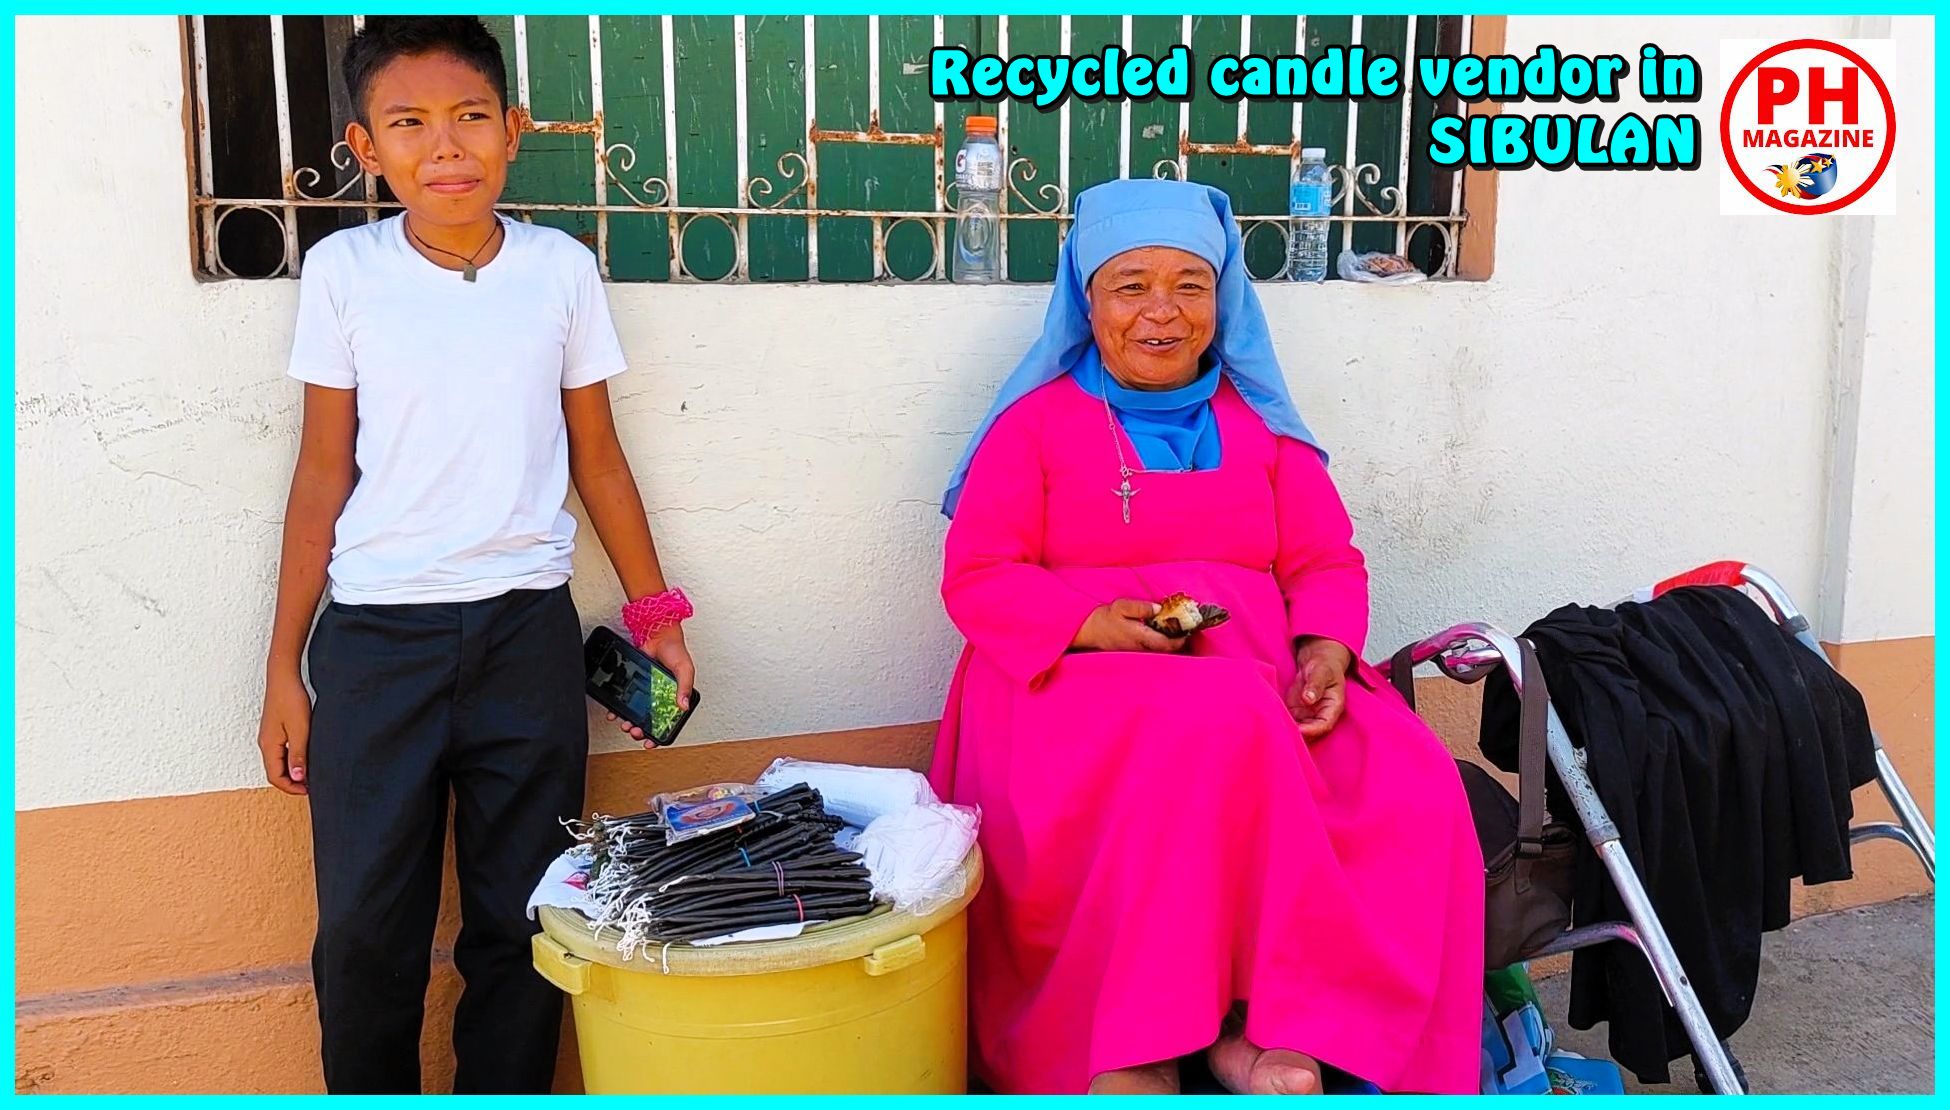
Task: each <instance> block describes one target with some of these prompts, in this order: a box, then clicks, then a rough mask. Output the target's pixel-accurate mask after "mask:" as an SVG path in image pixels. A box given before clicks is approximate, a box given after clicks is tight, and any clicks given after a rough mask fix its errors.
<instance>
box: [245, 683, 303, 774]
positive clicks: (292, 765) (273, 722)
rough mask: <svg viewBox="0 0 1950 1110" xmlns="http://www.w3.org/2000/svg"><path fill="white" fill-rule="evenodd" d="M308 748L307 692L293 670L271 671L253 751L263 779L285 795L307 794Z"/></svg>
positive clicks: (266, 685) (265, 685) (265, 684)
mask: <svg viewBox="0 0 1950 1110" xmlns="http://www.w3.org/2000/svg"><path fill="white" fill-rule="evenodd" d="M310 747H311V695H309V694H307V693H306V692H305V680H304V679H303V678H300V677H299V676H298V673H297V672H296V671H290V672H285V671H273V672H272V673H271V675H270V676H269V677H268V678H267V679H266V680H265V683H264V716H263V718H262V719H261V720H260V721H259V722H258V725H257V751H258V754H259V755H261V756H263V757H264V780H265V781H266V782H268V783H270V784H271V785H272V786H275V787H277V788H278V789H279V790H282V791H284V792H285V793H286V794H307V793H310V791H309V790H307V789H306V788H305V756H306V753H307V752H308V750H309V749H310Z"/></svg>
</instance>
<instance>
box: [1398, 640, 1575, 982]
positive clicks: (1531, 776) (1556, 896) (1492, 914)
mask: <svg viewBox="0 0 1950 1110" xmlns="http://www.w3.org/2000/svg"><path fill="white" fill-rule="evenodd" d="M1412 647H1413V645H1411V646H1410V647H1407V648H1403V649H1402V650H1401V651H1400V652H1399V653H1397V654H1396V656H1395V659H1394V662H1393V663H1392V664H1391V665H1390V667H1389V680H1390V681H1391V682H1393V683H1394V686H1395V689H1396V690H1397V691H1399V692H1400V693H1401V695H1402V698H1403V699H1404V700H1406V701H1407V702H1408V706H1409V708H1410V709H1413V708H1415V677H1414V672H1415V667H1414V661H1413V659H1412V658H1411V656H1410V651H1411V649H1412ZM1517 649H1518V651H1519V652H1521V654H1522V663H1523V676H1524V682H1523V696H1522V701H1521V707H1520V710H1519V718H1518V736H1517V792H1518V796H1517V797H1514V798H1513V797H1511V796H1510V791H1509V790H1507V789H1505V788H1504V786H1503V784H1502V783H1501V782H1498V781H1497V779H1496V777H1495V776H1494V775H1491V774H1490V773H1489V772H1488V771H1487V770H1485V769H1483V768H1482V767H1481V766H1479V765H1478V764H1475V763H1472V762H1470V761H1469V760H1466V759H1458V760H1457V761H1456V769H1457V771H1459V772H1460V773H1461V775H1462V782H1463V791H1464V793H1465V794H1467V795H1468V796H1469V812H1470V815H1471V816H1472V817H1474V818H1475V820H1476V838H1477V840H1478V841H1479V842H1481V844H1482V846H1483V882H1484V906H1483V910H1484V917H1483V960H1484V962H1483V966H1484V967H1485V968H1488V969H1494V968H1499V967H1508V966H1509V965H1511V964H1513V963H1517V962H1518V961H1520V960H1522V959H1524V958H1525V957H1526V956H1529V955H1531V954H1532V953H1534V952H1536V951H1537V950H1538V949H1539V948H1542V947H1543V946H1544V945H1545V944H1547V943H1549V942H1550V940H1551V939H1552V938H1553V937H1555V936H1557V934H1559V933H1561V932H1563V931H1564V930H1565V929H1567V928H1569V927H1570V925H1571V874H1572V865H1573V862H1574V860H1575V858H1576V854H1577V847H1578V833H1577V830H1576V829H1575V828H1573V827H1572V826H1570V825H1567V824H1565V823H1563V822H1561V821H1553V820H1551V819H1550V816H1549V814H1548V813H1546V812H1545V809H1544V772H1545V768H1546V767H1547V765H1548V760H1547V759H1546V757H1545V716H1546V715H1545V712H1544V710H1545V707H1546V706H1548V705H1549V704H1550V691H1549V689H1548V688H1547V687H1546V686H1545V685H1544V670H1543V668H1542V667H1540V666H1538V665H1537V655H1536V649H1535V648H1533V647H1532V646H1531V644H1530V641H1528V640H1523V639H1519V640H1518V641H1517Z"/></svg>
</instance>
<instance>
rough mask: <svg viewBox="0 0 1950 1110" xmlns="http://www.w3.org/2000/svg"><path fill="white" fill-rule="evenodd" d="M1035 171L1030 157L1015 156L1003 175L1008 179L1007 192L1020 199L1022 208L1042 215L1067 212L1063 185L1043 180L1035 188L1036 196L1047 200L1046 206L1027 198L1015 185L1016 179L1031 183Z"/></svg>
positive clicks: (1067, 201) (1026, 183) (1068, 199)
mask: <svg viewBox="0 0 1950 1110" xmlns="http://www.w3.org/2000/svg"><path fill="white" fill-rule="evenodd" d="M1036 173H1037V170H1036V163H1035V162H1033V161H1031V160H1030V159H1028V158H1017V159H1014V160H1012V161H1011V162H1010V163H1009V172H1008V174H1007V175H1005V176H1007V178H1008V180H1009V192H1010V193H1011V194H1013V195H1014V196H1015V197H1016V199H1018V200H1020V201H1022V205H1023V208H1024V209H1025V210H1027V211H1029V212H1035V213H1038V214H1040V215H1044V216H1054V215H1059V214H1067V213H1068V212H1069V204H1070V198H1069V197H1068V196H1066V195H1065V194H1064V192H1063V186H1061V185H1059V184H1057V183H1056V182H1054V181H1050V182H1045V183H1044V184H1043V185H1042V186H1041V187H1039V188H1038V189H1037V190H1036V195H1037V196H1039V197H1042V198H1043V199H1044V200H1046V201H1048V202H1049V207H1047V208H1045V207H1043V206H1042V205H1040V204H1037V203H1036V202H1035V201H1033V200H1031V199H1029V197H1028V196H1026V195H1025V194H1024V193H1023V191H1022V190H1021V189H1018V188H1017V187H1016V185H1017V183H1018V181H1020V183H1021V184H1023V185H1028V184H1031V183H1033V182H1034V181H1035V180H1036Z"/></svg>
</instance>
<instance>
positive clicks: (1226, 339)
mask: <svg viewBox="0 0 1950 1110" xmlns="http://www.w3.org/2000/svg"><path fill="white" fill-rule="evenodd" d="M1139 247H1176V248H1177V249H1179V250H1182V251H1186V252H1189V253H1191V254H1195V255H1197V256H1198V257H1200V258H1203V259H1204V260H1205V261H1206V262H1208V263H1210V264H1211V266H1212V269H1213V270H1214V272H1216V273H1217V274H1218V289H1217V290H1216V295H1217V302H1218V303H1217V308H1218V328H1217V331H1216V333H1215V334H1214V335H1213V337H1212V346H1211V348H1210V353H1211V354H1212V355H1213V356H1214V357H1215V358H1216V360H1217V362H1218V364H1219V366H1220V367H1221V368H1222V369H1223V371H1224V373H1225V375H1226V376H1227V377H1228V378H1230V379H1231V380H1232V384H1233V387H1234V388H1235V389H1237V390H1238V391H1239V395H1240V396H1241V397H1242V398H1244V399H1245V401H1246V403H1247V404H1248V405H1250V406H1252V409H1253V411H1254V412H1256V413H1258V414H1259V418H1260V419H1261V420H1264V421H1265V422H1266V426H1267V428H1269V429H1271V430H1272V431H1273V432H1274V433H1275V434H1277V435H1283V436H1288V437H1290V438H1292V439H1297V440H1300V441H1301V442H1302V443H1305V444H1308V445H1309V446H1311V447H1313V449H1314V450H1316V451H1320V450H1321V448H1320V444H1319V442H1318V441H1316V440H1315V439H1314V434H1313V433H1312V432H1311V431H1309V430H1308V429H1307V423H1306V421H1304V420H1302V419H1300V413H1299V411H1298V410H1297V409H1295V408H1294V407H1293V398H1292V396H1290V395H1289V394H1288V393H1287V388H1286V378H1285V377H1284V376H1283V375H1282V374H1281V373H1280V363H1279V359H1278V358H1277V357H1276V356H1275V355H1274V354H1273V337H1272V335H1271V333H1270V332H1268V330H1267V328H1266V313H1265V312H1263V311H1262V310H1261V309H1260V306H1259V296H1258V294H1256V293H1254V292H1253V286H1252V280H1251V277H1250V275H1248V274H1247V273H1246V259H1245V253H1244V248H1243V246H1242V245H1241V243H1240V238H1239V225H1238V224H1237V223H1235V222H1234V221H1233V218H1232V202H1231V200H1230V199H1228V198H1227V197H1226V195H1225V193H1224V192H1223V191H1221V190H1219V189H1215V188H1213V187H1212V186H1210V185H1200V184H1197V183H1195V182H1187V181H1162V180H1125V181H1110V182H1106V183H1105V184H1102V185H1098V186H1095V187H1094V188H1090V189H1086V190H1084V191H1083V192H1082V193H1079V194H1078V195H1077V201H1076V226H1075V227H1074V228H1072V229H1071V231H1070V234H1069V235H1068V236H1067V237H1066V238H1065V239H1064V240H1063V249H1062V252H1061V254H1060V255H1059V256H1058V258H1057V262H1056V289H1055V291H1054V292H1053V293H1052V294H1051V295H1050V301H1049V310H1048V311H1047V312H1045V313H1044V315H1043V334H1042V336H1041V337H1039V338H1038V339H1037V340H1036V342H1035V344H1034V345H1032V346H1031V347H1030V348H1029V353H1028V354H1026V355H1024V356H1023V358H1022V361H1021V362H1019V363H1017V364H1016V368H1015V371H1014V372H1013V373H1011V374H1010V375H1009V378H1008V380H1007V381H1005V382H1003V383H1002V391H1001V393H1000V394H998V395H997V396H996V399H995V404H994V405H992V406H990V408H989V412H988V415H987V416H984V417H983V418H982V423H981V426H980V427H978V428H976V429H975V434H974V435H973V436H972V437H970V439H969V442H968V447H967V449H966V450H964V451H963V452H962V457H961V461H960V462H958V463H956V464H955V472H954V476H953V477H952V478H951V479H949V482H948V491H947V493H946V494H944V495H943V496H942V499H941V511H942V512H943V513H944V514H946V515H948V516H954V515H955V505H956V504H957V503H958V502H959V501H960V500H961V488H962V483H963V482H965V481H966V480H967V478H968V464H969V461H970V460H971V459H973V458H974V457H975V449H976V448H977V447H980V446H981V443H982V438H983V437H984V436H986V435H988V431H989V428H991V427H993V426H994V424H995V420H996V417H998V416H1001V415H1002V413H1003V412H1004V410H1006V409H1007V408H1008V407H1009V406H1010V405H1013V404H1015V403H1016V402H1017V401H1018V400H1021V399H1022V397H1023V396H1024V395H1025V394H1028V393H1029V392H1031V391H1033V390H1035V389H1037V388H1039V387H1041V386H1043V385H1045V384H1047V383H1049V382H1052V381H1055V380H1056V379H1057V378H1060V377H1062V376H1063V375H1064V374H1067V373H1069V372H1070V371H1071V370H1073V369H1075V368H1076V366H1077V363H1078V361H1079V360H1080V359H1081V358H1082V357H1083V356H1084V354H1085V352H1087V351H1090V350H1092V349H1093V348H1094V346H1095V340H1094V339H1093V337H1092V335H1091V332H1090V297H1089V294H1088V289H1089V286H1090V277H1091V275H1092V274H1095V273H1096V272H1097V268H1098V267H1100V266H1102V265H1103V264H1104V263H1106V262H1108V261H1110V260H1111V259H1112V258H1114V257H1116V256H1117V255H1120V254H1123V253H1124V252H1125V251H1128V250H1135V249H1137V248H1139ZM1321 455H1322V457H1323V458H1324V457H1325V456H1326V452H1325V451H1321Z"/></svg>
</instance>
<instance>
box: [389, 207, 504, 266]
mask: <svg viewBox="0 0 1950 1110" xmlns="http://www.w3.org/2000/svg"><path fill="white" fill-rule="evenodd" d="M402 220H403V226H404V227H405V228H406V237H407V238H409V239H411V240H413V241H414V242H415V243H418V244H419V245H420V246H421V247H423V248H425V249H427V250H430V251H434V252H436V253H438V254H444V255H446V256H447V257H448V258H458V259H460V261H461V267H460V277H461V280H462V281H473V280H475V278H476V277H478V276H479V275H480V272H481V271H480V269H479V268H478V267H476V266H475V265H474V260H475V259H477V258H479V257H481V252H482V251H484V250H486V249H488V244H489V243H492V242H494V239H495V236H497V235H500V234H501V221H500V220H499V219H496V220H495V221H494V230H492V231H490V232H488V237H487V238H486V239H483V240H481V245H480V246H478V247H475V248H474V253H473V254H465V255H463V254H456V253H455V252H453V251H450V250H447V249H445V248H443V247H436V246H434V245H433V244H432V243H429V242H427V241H426V240H425V239H422V238H420V237H419V236H418V235H417V234H415V233H414V231H413V223H412V221H410V220H405V219H404V217H402Z"/></svg>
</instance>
